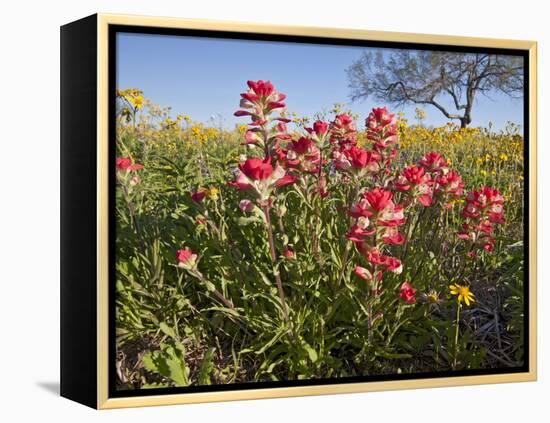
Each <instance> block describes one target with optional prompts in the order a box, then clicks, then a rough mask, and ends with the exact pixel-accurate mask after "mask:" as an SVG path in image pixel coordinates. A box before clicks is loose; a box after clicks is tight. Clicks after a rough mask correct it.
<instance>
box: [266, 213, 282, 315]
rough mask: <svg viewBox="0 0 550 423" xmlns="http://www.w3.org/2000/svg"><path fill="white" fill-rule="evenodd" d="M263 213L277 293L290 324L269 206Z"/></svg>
mask: <svg viewBox="0 0 550 423" xmlns="http://www.w3.org/2000/svg"><path fill="white" fill-rule="evenodd" d="M263 212H264V215H265V223H266V229H267V242H268V245H269V254H270V255H271V264H272V266H273V276H274V277H275V283H276V285H277V292H278V294H279V299H280V300H281V307H282V308H283V315H284V317H285V321H286V322H288V310H287V307H286V301H285V292H284V290H283V282H282V281H281V274H280V273H279V270H278V269H277V268H276V266H275V265H276V263H277V251H276V250H275V241H274V239H273V228H272V227H271V216H270V213H269V206H268V205H266V206H264V207H263Z"/></svg>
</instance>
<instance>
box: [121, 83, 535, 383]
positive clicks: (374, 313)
mask: <svg viewBox="0 0 550 423" xmlns="http://www.w3.org/2000/svg"><path fill="white" fill-rule="evenodd" d="M243 90H244V91H243V93H242V94H241V95H240V98H239V96H238V93H236V95H235V110H237V111H236V113H235V114H236V116H239V117H240V118H241V119H242V123H241V124H239V125H237V126H236V127H235V128H233V129H227V128H224V127H223V126H220V127H216V126H215V125H212V126H209V127H207V126H205V125H204V124H202V123H198V122H195V121H193V119H192V117H190V116H187V115H175V114H174V113H172V111H171V110H170V109H169V108H162V107H159V106H155V105H152V104H151V103H150V102H149V101H147V100H146V99H145V97H144V93H142V92H141V91H139V90H137V89H125V90H117V117H116V122H117V125H116V155H117V159H116V183H117V187H116V246H115V266H116V347H117V350H116V373H117V382H116V384H117V389H143V388H159V387H174V386H190V385H210V384H228V383H244V382H262V381H287V380H302V379H319V378H344V377H351V376H373V375H396V374H408V373H433V372H445V371H455V370H456V371H459V370H466V369H496V368H510V367H519V366H522V365H523V360H524V344H523V339H524V333H523V329H524V320H523V319H524V297H523V292H524V290H523V283H524V260H523V258H524V254H523V231H524V226H523V219H524V216H523V210H524V208H523V192H524V181H523V174H524V168H523V166H524V161H523V149H524V144H523V143H524V141H523V137H522V135H521V131H520V128H519V127H517V126H514V125H512V124H510V125H509V126H508V127H507V128H506V129H504V130H499V131H494V130H492V128H464V129H460V128H458V127H456V126H455V125H453V124H448V125H446V126H443V127H436V128H426V127H424V126H423V125H422V124H421V123H422V122H421V120H419V121H418V122H416V123H410V122H407V120H406V119H404V117H403V116H399V115H394V114H392V113H391V112H390V111H388V109H387V108H385V107H380V108H375V109H373V110H372V112H371V113H370V114H369V115H368V116H356V115H354V114H353V112H351V111H348V110H342V107H340V106H336V107H335V108H334V109H333V110H331V111H328V112H322V113H319V115H318V116H314V117H313V118H302V117H298V116H294V115H292V114H289V113H288V112H287V110H286V106H287V104H286V102H287V100H286V99H285V95H284V94H282V93H279V92H278V91H277V90H276V89H275V88H274V87H273V85H272V84H271V83H270V82H268V81H249V82H248V86H245V85H244V81H243ZM239 101H240V103H239ZM323 106H324V105H319V107H320V108H321V107H323ZM288 107H289V109H292V99H291V98H289V99H288Z"/></svg>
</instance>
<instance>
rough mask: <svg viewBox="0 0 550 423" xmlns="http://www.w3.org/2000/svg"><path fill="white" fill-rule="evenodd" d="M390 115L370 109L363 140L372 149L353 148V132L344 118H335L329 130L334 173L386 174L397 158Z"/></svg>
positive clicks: (395, 132)
mask: <svg viewBox="0 0 550 423" xmlns="http://www.w3.org/2000/svg"><path fill="white" fill-rule="evenodd" d="M393 118H394V115H393V114H391V113H388V110H387V109H386V108H385V107H384V108H374V109H372V112H371V113H370V114H369V116H368V117H367V120H366V125H367V138H368V139H369V140H371V141H372V146H373V147H372V149H371V150H367V149H364V148H360V147H358V146H357V131H356V129H355V125H354V124H353V121H352V119H351V118H350V117H349V116H348V115H338V116H336V118H335V120H334V122H333V124H332V128H333V132H334V133H333V135H332V136H331V142H332V144H333V152H332V157H333V160H334V166H335V167H336V169H338V170H341V171H345V172H350V173H352V174H354V175H357V176H361V177H362V176H365V175H367V174H372V173H375V172H378V171H383V172H386V173H387V172H389V171H388V169H387V168H386V167H387V166H388V165H389V164H390V163H391V161H392V160H393V158H394V157H395V156H396V154H397V150H396V149H395V148H394V147H393V146H394V144H395V142H396V140H397V137H396V134H397V127H396V124H395V123H394V121H393Z"/></svg>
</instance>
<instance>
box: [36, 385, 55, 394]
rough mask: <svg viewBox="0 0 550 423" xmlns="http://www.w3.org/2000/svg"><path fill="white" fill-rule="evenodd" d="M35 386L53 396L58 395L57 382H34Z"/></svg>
mask: <svg viewBox="0 0 550 423" xmlns="http://www.w3.org/2000/svg"><path fill="white" fill-rule="evenodd" d="M36 386H38V387H39V388H42V389H43V390H44V391H47V392H49V393H50V394H53V395H55V396H59V382H36Z"/></svg>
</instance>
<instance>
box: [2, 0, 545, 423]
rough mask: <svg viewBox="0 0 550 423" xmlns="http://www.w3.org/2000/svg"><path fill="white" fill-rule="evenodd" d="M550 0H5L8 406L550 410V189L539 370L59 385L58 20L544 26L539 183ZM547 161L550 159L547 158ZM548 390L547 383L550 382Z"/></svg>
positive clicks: (524, 34)
mask: <svg viewBox="0 0 550 423" xmlns="http://www.w3.org/2000/svg"><path fill="white" fill-rule="evenodd" d="M545 6H546V4H545V2H542V1H536V0H523V1H521V2H518V1H508V0H500V1H479V0H462V1H460V2H446V1H441V0H439V1H422V0H417V1H410V0H393V1H391V2H384V1H376V2H375V1H368V0H356V1H355V0H333V1H327V2H322V1H321V0H316V1H301V2H299V1H296V0H294V1H293V0H277V1H271V2H268V1H258V0H256V1H250V0H229V1H228V0H219V1H215V0H201V1H177V2H176V1H167V0H131V1H128V0H119V1H117V2H115V1H112V0H111V1H106V0H96V1H92V0H82V1H53V0H52V1H28V0H19V1H6V2H4V3H2V12H1V15H2V22H1V23H0V31H1V37H0V40H1V41H0V45H1V49H0V54H1V63H0V76H1V77H0V84H1V87H0V116H1V121H0V122H1V131H0V146H1V147H0V317H1V320H0V325H1V326H0V420H2V421H4V422H16V421H41V420H42V419H44V420H46V421H54V420H55V419H58V418H61V419H63V420H66V419H67V420H68V419H74V420H75V421H78V422H88V421H99V420H101V421H113V422H114V421H116V422H123V421H132V422H141V421H143V422H151V421H158V422H160V421H179V422H185V421H200V422H211V421H218V422H220V421H223V422H230V421H239V422H249V421H250V422H252V421H254V422H258V421H260V422H262V423H266V422H283V421H289V422H290V421H292V422H295V421H315V422H325V421H326V422H329V421H330V422H332V421H343V420H347V419H350V418H351V419H354V420H355V419H357V420H359V421H390V422H391V421H397V420H398V419H399V420H401V419H404V420H406V421H409V422H427V421H445V422H446V423H451V422H459V421H464V420H470V421H492V422H519V421H522V420H525V421H532V422H541V421H548V420H546V419H547V417H545V415H546V414H547V413H546V411H547V405H548V404H547V403H545V402H547V400H548V392H550V381H549V378H550V374H549V373H550V370H549V369H550V367H549V365H548V364H547V363H548V362H547V361H546V358H547V356H548V352H549V350H548V348H549V347H548V342H549V330H548V328H549V319H550V311H549V308H548V307H546V306H547V305H548V301H547V299H546V295H548V294H549V293H550V291H549V290H548V289H547V287H546V282H547V280H548V276H549V272H548V270H547V269H546V267H545V264H546V261H545V260H547V258H548V254H549V247H548V244H547V243H546V242H545V238H546V236H548V235H550V232H549V231H550V225H549V224H548V221H547V220H546V218H545V216H547V215H548V212H549V205H548V201H549V196H548V193H547V191H546V189H540V190H539V192H540V194H539V195H540V198H539V216H540V221H539V251H538V253H539V263H540V266H539V287H540V288H539V316H538V318H539V328H540V330H539V341H540V342H539V381H538V382H537V383H524V384H507V385H493V386H477V387H462V388H444V389H430V390H416V391H399V392H381V393H368V394H353V395H339V396H321V397H310V398H290V399H279V400H263V401H248V402H236V403H217V404H207V405H190V406H171V407H156V408H147V409H130V410H116V411H103V412H95V411H92V410H90V409H87V408H85V407H83V406H80V405H77V404H75V403H72V402H70V401H67V400H65V399H62V398H60V397H58V395H57V393H56V390H57V389H58V388H57V386H58V381H59V377H58V374H59V365H58V361H59V359H58V354H59V347H58V344H59V334H58V331H59V324H58V318H59V315H58V309H59V253H58V251H59V26H60V25H62V24H64V23H67V22H69V21H72V20H75V19H77V18H80V17H83V16H86V15H89V14H92V13H95V12H111V13H128V14H143V15H156V16H177V17H188V18H210V19H221V20H235V21H251V22H263V23H273V24H296V25H311V26H330V27H344V28H362V29H373V30H386V31H406V32H424V33H433V34H451V35H474V36H480V37H497V38H517V39H532V40H537V41H538V42H539V79H540V83H539V117H540V125H539V163H540V168H541V169H540V172H539V187H545V186H546V187H547V186H548V184H550V180H549V171H548V170H545V169H544V168H543V166H544V163H545V162H548V160H549V159H548V154H549V147H548V142H547V138H548V135H549V124H548V119H547V115H548V113H549V109H550V107H549V102H550V95H549V93H548V85H547V79H546V77H547V75H548V74H549V73H550V63H549V57H550V53H548V51H550V50H547V49H548V48H549V47H548V46H549V45H550V31H549V30H548V26H549V25H548V13H547V12H545V10H544V8H545ZM547 169H548V168H547ZM545 390H546V394H545Z"/></svg>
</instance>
